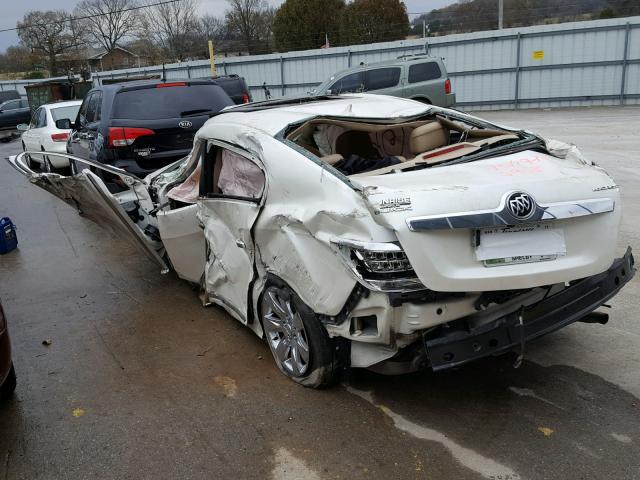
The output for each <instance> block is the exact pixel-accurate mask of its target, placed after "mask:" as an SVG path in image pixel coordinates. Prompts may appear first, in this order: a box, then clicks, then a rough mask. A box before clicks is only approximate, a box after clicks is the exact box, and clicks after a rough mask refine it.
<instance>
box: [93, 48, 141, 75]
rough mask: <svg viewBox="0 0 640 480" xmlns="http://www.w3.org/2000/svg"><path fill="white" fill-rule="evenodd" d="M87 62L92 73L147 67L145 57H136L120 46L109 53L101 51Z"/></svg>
mask: <svg viewBox="0 0 640 480" xmlns="http://www.w3.org/2000/svg"><path fill="white" fill-rule="evenodd" d="M87 61H88V62H89V66H90V68H91V71H92V72H97V71H103V70H118V69H120V68H133V67H146V66H148V59H147V57H145V56H142V55H136V54H135V53H133V52H131V51H129V50H127V49H126V48H122V47H120V46H116V47H115V48H114V49H113V50H111V51H110V52H107V51H106V50H105V49H101V50H100V51H99V52H98V53H96V54H94V55H92V56H90V57H89V58H88V59H87Z"/></svg>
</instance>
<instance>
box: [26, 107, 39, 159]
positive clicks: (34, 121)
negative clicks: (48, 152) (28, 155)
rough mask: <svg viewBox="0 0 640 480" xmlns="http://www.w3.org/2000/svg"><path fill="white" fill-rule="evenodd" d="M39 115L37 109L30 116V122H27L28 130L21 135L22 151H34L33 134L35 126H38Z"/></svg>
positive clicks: (34, 134)
mask: <svg viewBox="0 0 640 480" xmlns="http://www.w3.org/2000/svg"><path fill="white" fill-rule="evenodd" d="M39 114H40V109H39V108H38V109H36V110H35V111H34V112H33V114H32V115H31V120H30V121H29V129H28V130H26V131H25V132H24V133H23V134H22V143H24V149H25V150H27V151H31V152H33V151H34V145H35V143H36V142H35V140H34V138H35V136H36V135H37V133H34V130H35V129H36V125H38V115H39Z"/></svg>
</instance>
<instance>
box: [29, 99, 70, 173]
mask: <svg viewBox="0 0 640 480" xmlns="http://www.w3.org/2000/svg"><path fill="white" fill-rule="evenodd" d="M81 104H82V100H70V101H66V102H57V103H49V104H46V105H42V106H40V107H39V108H37V109H36V111H35V112H33V115H32V116H31V122H30V123H29V124H28V125H27V124H21V125H18V127H17V128H18V130H22V131H23V132H24V133H23V134H22V149H23V150H24V151H25V152H46V153H42V154H37V153H28V154H27V155H26V159H27V163H28V164H29V165H30V167H32V168H40V169H41V170H43V171H46V172H51V171H55V169H62V168H67V167H69V159H68V158H66V157H64V156H59V155H54V154H55V153H63V154H66V153H67V140H68V138H69V133H70V132H71V130H62V129H59V128H57V127H56V121H58V120H61V119H64V118H67V119H69V120H71V121H72V122H74V121H75V119H76V116H77V115H78V110H80V105H81Z"/></svg>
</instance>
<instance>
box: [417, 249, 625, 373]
mask: <svg viewBox="0 0 640 480" xmlns="http://www.w3.org/2000/svg"><path fill="white" fill-rule="evenodd" d="M633 265H634V260H633V255H632V253H631V247H629V248H627V251H626V253H625V255H624V256H623V257H622V258H618V259H616V260H615V261H614V262H613V264H612V265H611V267H610V268H609V269H608V270H607V271H606V272H603V273H600V274H598V275H594V276H592V277H588V278H585V279H582V280H579V281H576V282H573V283H572V284H571V286H569V287H567V288H565V289H564V290H562V291H561V292H559V293H557V294H555V295H552V296H550V297H548V298H546V299H544V300H541V301H540V302H539V303H537V304H535V306H533V307H532V308H530V309H525V310H524V311H523V312H522V319H520V316H521V315H520V312H519V311H516V312H512V313H509V314H507V315H505V316H503V317H501V318H499V319H497V320H494V321H492V322H490V323H488V324H485V325H481V326H479V327H476V328H468V329H452V330H445V331H442V330H440V331H439V332H440V333H439V336H430V335H429V333H427V334H425V336H424V345H425V348H426V352H427V357H428V359H429V363H430V366H431V368H432V369H433V370H436V371H438V370H444V369H447V368H451V367H455V366H458V365H462V364H464V363H467V362H470V361H472V360H476V359H478V358H482V357H487V356H490V355H499V354H501V353H505V352H507V351H510V350H514V349H515V350H518V349H521V348H522V347H523V346H524V344H525V343H526V342H529V341H531V340H534V339H536V338H538V337H541V336H542V335H546V334H547V333H550V332H553V331H554V330H558V329H559V328H562V327H564V326H566V325H569V324H570V323H573V322H576V321H578V320H580V319H582V318H584V317H585V316H586V315H588V314H590V313H591V312H593V311H594V310H595V309H596V308H598V307H600V306H601V305H602V304H604V303H605V302H606V301H607V300H608V299H610V298H611V297H613V296H614V295H616V294H617V293H618V291H619V290H620V289H621V288H622V287H623V286H624V285H625V284H626V283H627V282H628V281H629V280H631V278H632V277H633V275H634V274H635V268H634V266H633Z"/></svg>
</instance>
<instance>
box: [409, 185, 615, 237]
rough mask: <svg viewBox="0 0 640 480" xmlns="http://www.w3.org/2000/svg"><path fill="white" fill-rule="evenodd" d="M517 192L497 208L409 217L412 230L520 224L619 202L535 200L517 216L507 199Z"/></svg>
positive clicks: (580, 213) (583, 212) (599, 210)
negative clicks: (522, 215)
mask: <svg viewBox="0 0 640 480" xmlns="http://www.w3.org/2000/svg"><path fill="white" fill-rule="evenodd" d="M513 193H517V192H508V193H506V194H505V195H504V196H503V197H502V200H501V201H500V205H499V206H498V208H495V209H493V210H477V211H475V212H460V213H452V214H446V215H428V216H424V217H411V218H407V219H406V223H407V226H408V227H409V230H411V231H412V232H420V231H425V230H450V229H456V228H486V227H504V226H508V225H518V224H523V223H531V222H537V221H542V220H561V219H567V218H575V217H583V216H586V215H596V214H599V213H607V212H612V211H613V210H614V209H615V201H614V200H613V199H611V198H594V199H586V200H579V201H576V202H558V203H548V204H546V205H543V204H539V203H537V202H535V200H534V208H533V213H532V214H531V215H530V216H528V217H527V218H517V217H515V216H514V215H513V214H512V213H511V212H510V211H509V209H508V206H507V198H508V197H509V195H511V194H513Z"/></svg>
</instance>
